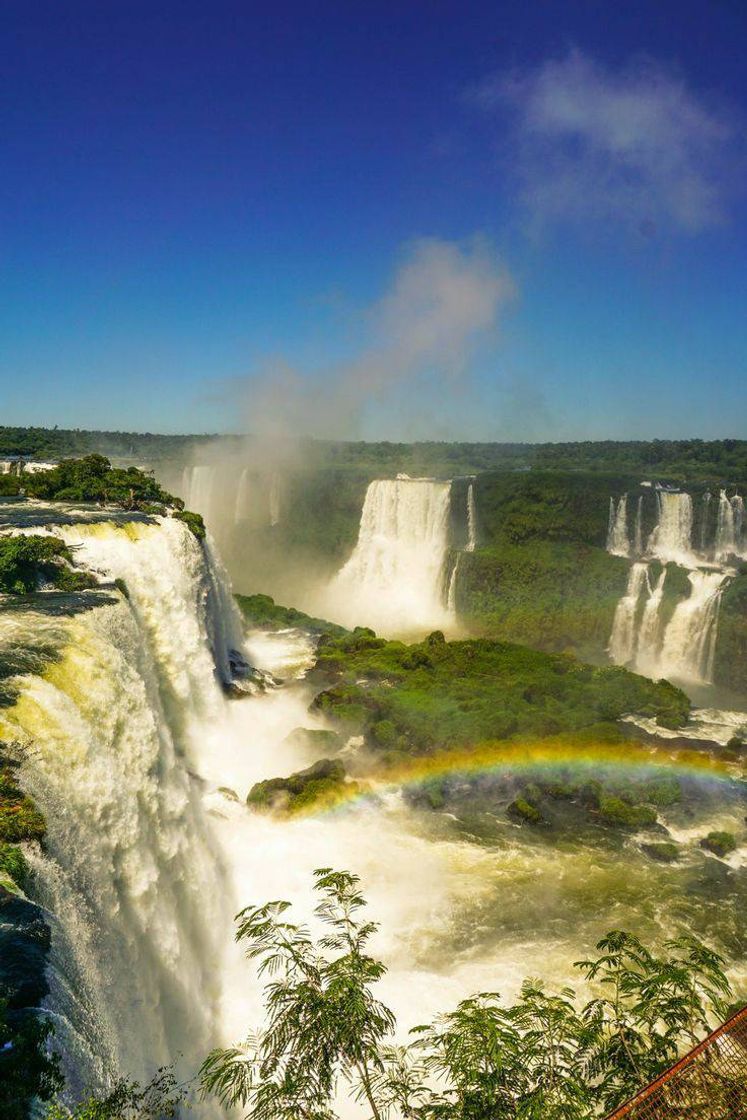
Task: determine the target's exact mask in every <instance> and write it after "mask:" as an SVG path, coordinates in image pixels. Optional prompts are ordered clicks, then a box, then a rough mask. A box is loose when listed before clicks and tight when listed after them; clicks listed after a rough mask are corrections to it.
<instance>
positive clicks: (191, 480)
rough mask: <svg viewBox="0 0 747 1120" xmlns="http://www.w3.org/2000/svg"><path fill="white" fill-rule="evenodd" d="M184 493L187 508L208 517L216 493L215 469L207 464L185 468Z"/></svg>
mask: <svg viewBox="0 0 747 1120" xmlns="http://www.w3.org/2000/svg"><path fill="white" fill-rule="evenodd" d="M182 492H183V494H184V501H185V503H186V506H187V508H188V509H193V510H195V511H196V512H197V513H202V514H203V516H205V517H207V516H208V513H209V510H210V506H211V502H212V500H213V496H214V492H215V467H211V466H207V465H205V464H198V465H196V466H192V467H185V468H184V474H183V478H182Z"/></svg>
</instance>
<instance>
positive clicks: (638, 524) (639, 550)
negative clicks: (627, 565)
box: [633, 494, 643, 556]
mask: <svg viewBox="0 0 747 1120" xmlns="http://www.w3.org/2000/svg"><path fill="white" fill-rule="evenodd" d="M633 555H634V556H642V555H643V494H640V495H639V497H638V504H637V506H636V511H635V536H634V539H633Z"/></svg>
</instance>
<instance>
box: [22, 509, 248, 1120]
mask: <svg viewBox="0 0 747 1120" xmlns="http://www.w3.org/2000/svg"><path fill="white" fill-rule="evenodd" d="M56 531H57V532H58V533H59V534H60V535H61V536H63V537H64V538H65V540H66V541H67V542H68V544H70V545H71V547H72V548H73V549H74V550H75V552H76V559H77V562H78V563H79V564H81V565H83V566H86V567H88V568H89V569H91V570H95V571H97V572H99V573H102V574H103V575H105V576H108V577H110V578H113V577H119V578H121V579H123V580H124V581H125V583H126V586H127V594H128V597H127V598H126V599H125V598H123V597H120V596H117V599H116V600H112V601H111V602H110V603H108V604H106V603H104V605H101V606H99V607H95V608H93V609H90V610H87V611H83V612H82V613H79V614H76V615H75V616H73V617H70V618H65V619H64V620H62V621H60V620H55V625H56V626H57V627H58V628H59V627H61V626H62V627H64V629H63V632H62V636H61V640H62V644H61V647H60V656H59V660H58V661H56V662H53V663H52V664H51V666H50V667H49V668H48V669H47V670H46V672H45V673H44V675H43V676H30V677H27V678H23V679H21V681H20V693H19V696H18V699H17V701H16V702H15V704H14V705H13V706H12V707H10V708H7V709H4V710H3V711H2V712H0V733H2V735H3V736H6V737H12V738H14V739H16V740H17V741H19V742H21V743H26V744H28V748H29V758H28V761H27V763H26V764H25V766H24V772H23V773H24V779H23V780H24V784H25V786H26V788H27V789H28V790H29V792H30V793H31V794H32V796H33V797H34V798H35V799H36V800H37V802H38V803H39V805H40V807H41V809H42V811H43V812H44V814H45V817H46V820H47V824H48V839H47V849H46V854H45V856H43V857H41V858H38V859H35V871H36V890H37V894H38V896H39V898H40V901H41V902H42V903H43V904H44V905H45V906H46V907H47V909H48V911H49V912H50V914H51V916H52V929H53V937H52V954H51V959H50V965H51V976H50V984H51V995H50V1010H51V1011H52V1013H53V1016H54V1019H55V1022H56V1026H57V1031H58V1038H59V1040H60V1042H61V1044H62V1048H63V1050H64V1053H65V1059H66V1065H67V1067H68V1068H66V1074H67V1076H68V1078H69V1081H70V1085H71V1087H72V1088H73V1089H75V1088H76V1087H79V1086H81V1085H82V1084H83V1083H86V1082H87V1083H93V1084H99V1085H106V1084H107V1083H110V1082H111V1079H112V1078H113V1077H116V1076H117V1075H118V1074H119V1073H126V1074H127V1075H129V1076H134V1077H137V1078H141V1079H142V1078H147V1077H150V1076H151V1074H152V1073H153V1071H154V1069H155V1068H156V1067H157V1066H159V1065H162V1064H168V1063H171V1062H174V1061H177V1060H179V1059H180V1057H181V1058H183V1060H184V1068H185V1070H188V1071H189V1072H190V1074H191V1073H192V1072H193V1071H194V1069H195V1068H196V1066H197V1064H198V1063H199V1061H200V1060H201V1058H202V1057H203V1056H204V1054H205V1050H206V1047H209V1046H211V1045H214V1044H215V1039H216V1037H218V1035H217V1034H216V1031H217V1026H218V1016H219V1002H220V998H221V969H220V967H219V965H218V962H219V958H220V952H221V941H220V940H219V938H221V939H223V938H224V936H225V930H226V929H230V925H231V913H232V909H233V907H234V905H235V904H234V900H233V897H232V895H231V890H230V888H229V887H228V886H227V881H226V878H225V875H224V871H223V866H222V863H221V859H220V858H219V857H218V855H217V854H216V850H215V848H214V844H213V841H212V839H211V832H210V829H209V827H208V822H207V818H206V817H205V814H204V811H203V808H202V804H201V797H202V790H201V788H200V784H199V782H197V781H195V780H194V778H193V777H191V776H190V774H191V771H192V769H193V768H194V769H197V768H198V760H200V759H201V758H203V757H204V754H205V749H206V748H205V744H206V742H207V741H208V739H209V735H210V731H211V728H212V727H213V726H214V725H215V723H216V721H217V720H219V719H221V718H223V717H222V713H223V712H224V710H226V707H227V705H228V701H227V700H226V699H225V698H224V696H223V693H222V691H221V688H220V686H219V681H218V680H217V679H216V662H215V658H214V656H213V654H214V653H215V654H216V655H217V656H218V671H219V673H220V672H225V671H226V665H227V659H228V651H227V649H225V648H221V649H220V650H219V649H218V646H219V645H221V644H223V643H234V642H236V641H237V638H238V635H237V632H236V629H235V623H236V619H235V618H234V617H232V613H231V609H232V608H228V606H227V600H226V597H225V593H227V589H225V588H224V589H223V592H222V593H218V591H217V589H216V585H217V584H219V583H220V582H221V574H220V572H219V571H217V570H216V571H211V561H210V558H209V557H208V560H207V563H206V558H205V554H204V553H203V550H202V549H201V547H200V545H199V544H198V542H197V541H196V540H195V538H194V537H193V536H192V535H191V533H190V532H189V531H188V530H187V529H186V527H185V526H184V525H182V524H180V523H179V522H177V521H174V520H165V521H163V522H161V523H158V524H142V523H128V524H124V525H120V526H116V525H114V524H112V523H102V524H81V525H74V526H69V527H59V528H58V529H56ZM45 624H46V622H45V618H44V617H42V616H40V618H39V620H38V621H35V619H34V618H33V617H31V618H29V625H30V626H33V627H35V628H36V627H43V626H44V625H45ZM211 647H213V648H211ZM215 1114H216V1115H217V1110H216V1112H215ZM199 1115H200V1116H201V1117H207V1116H211V1117H212V1116H213V1115H214V1111H213V1109H212V1107H211V1106H210V1105H206V1106H205V1107H204V1108H202V1109H201V1110H200V1113H199Z"/></svg>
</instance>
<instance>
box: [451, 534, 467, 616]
mask: <svg viewBox="0 0 747 1120" xmlns="http://www.w3.org/2000/svg"><path fill="white" fill-rule="evenodd" d="M470 551H471V550H470ZM461 559H462V554H461V552H458V553H457V556H456V560H455V561H454V567H453V568H452V569H451V575H450V577H449V591H448V594H447V596H446V607H447V610H448V611H449V613H450V614H451V615H453V616H454V617H456V587H457V574H458V572H459V561H460V560H461Z"/></svg>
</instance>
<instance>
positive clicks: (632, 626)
mask: <svg viewBox="0 0 747 1120" xmlns="http://www.w3.org/2000/svg"><path fill="white" fill-rule="evenodd" d="M646 577H647V566H646V565H645V564H640V563H635V564H633V565H632V567H631V569H630V575H629V576H628V586H627V588H626V590H625V594H624V595H623V597H622V599H621V600H620V602H619V603H618V604H617V607H616V609H615V617H614V620H613V623H612V634H611V636H610V642H609V647H608V649H609V655H610V657H611V658H612V660H613V661H614V662H615V664H616V665H629V664H630V663H631V662H632V660H633V658H634V657H635V652H636V640H637V620H638V606H639V602H640V597H641V591H642V589H643V587H644V584H645V582H646Z"/></svg>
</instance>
